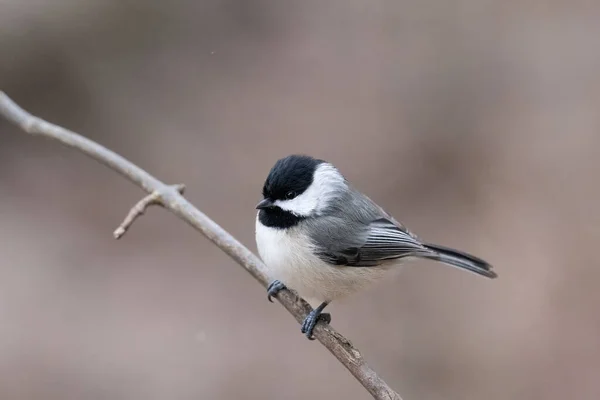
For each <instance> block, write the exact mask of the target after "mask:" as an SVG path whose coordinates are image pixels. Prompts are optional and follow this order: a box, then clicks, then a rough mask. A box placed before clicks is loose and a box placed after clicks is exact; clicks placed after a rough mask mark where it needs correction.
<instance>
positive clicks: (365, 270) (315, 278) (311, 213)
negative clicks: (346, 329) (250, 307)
mask: <svg viewBox="0 0 600 400" xmlns="http://www.w3.org/2000/svg"><path fill="white" fill-rule="evenodd" d="M262 194H263V198H264V199H263V200H262V201H261V202H260V203H258V205H257V206H256V208H257V209H258V210H259V211H258V213H257V217H256V243H257V246H258V252H259V254H260V256H261V258H262V260H263V261H264V263H265V265H266V266H267V268H268V269H269V271H270V273H271V275H272V277H274V278H277V279H276V280H274V281H272V282H271V284H270V285H269V287H268V299H269V301H272V300H271V296H276V295H277V293H278V292H279V291H280V290H282V289H283V288H285V287H287V286H289V287H290V288H291V289H293V290H295V291H296V292H298V294H300V295H301V296H302V297H304V298H306V299H310V300H311V301H313V302H316V303H315V304H318V303H320V305H319V306H317V307H316V308H315V309H314V310H313V311H312V312H311V313H310V314H309V315H308V316H307V317H306V319H305V320H304V323H303V324H302V333H304V334H306V336H307V337H308V338H309V339H311V340H313V338H312V332H313V329H314V327H315V325H316V323H317V322H318V321H319V319H323V320H325V322H326V323H329V322H331V316H330V315H329V314H325V313H322V311H323V309H324V308H325V307H326V306H327V305H328V304H329V303H330V302H331V301H333V300H335V299H339V298H341V297H343V296H346V295H348V294H351V293H353V292H356V291H358V290H360V289H362V288H365V287H366V286H368V285H369V284H371V283H373V282H375V281H377V280H379V279H381V278H383V277H385V276H386V275H387V274H389V272H391V271H392V270H394V269H396V268H394V267H397V266H398V265H399V264H400V263H401V261H404V260H406V259H414V258H426V259H430V260H436V261H440V262H442V263H445V264H448V265H451V266H454V267H458V268H462V269H464V270H467V271H470V272H474V273H476V274H479V275H483V276H485V277H488V278H496V276H497V275H496V273H495V272H494V271H492V266H491V265H490V264H488V263H487V262H485V261H484V260H481V259H479V258H477V257H474V256H472V255H470V254H467V253H464V252H461V251H458V250H454V249H450V248H446V247H442V246H438V245H433V244H428V243H425V242H423V241H422V240H420V239H419V238H417V237H416V236H415V235H414V234H412V233H411V232H409V231H408V230H407V229H406V228H405V227H404V226H403V225H402V224H400V223H399V222H398V221H396V220H395V219H394V218H393V217H392V216H391V215H390V214H388V213H387V212H385V211H384V210H383V209H382V208H381V207H379V206H378V205H377V204H375V203H374V202H373V201H372V200H371V199H369V198H368V197H367V196H365V195H364V194H362V193H360V192H359V191H358V190H356V189H354V188H353V187H352V186H351V185H350V183H349V182H348V181H347V180H346V179H345V178H344V177H343V176H342V174H341V173H340V172H339V171H338V170H337V169H336V168H335V167H334V166H333V165H332V164H330V163H328V162H326V161H323V160H318V159H314V158H312V157H309V156H304V155H290V156H288V157H285V158H282V159H280V160H278V161H277V162H276V163H275V165H274V166H273V168H272V169H271V171H270V172H269V175H268V176H267V179H266V181H265V184H264V186H263V190H262Z"/></svg>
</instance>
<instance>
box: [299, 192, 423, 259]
mask: <svg viewBox="0 0 600 400" xmlns="http://www.w3.org/2000/svg"><path fill="white" fill-rule="evenodd" d="M306 223H307V226H306V227H307V229H308V231H309V232H310V234H309V236H310V237H311V238H312V240H313V244H314V246H315V252H316V254H317V255H318V256H319V257H320V258H321V259H322V260H323V261H325V262H327V263H329V264H332V265H347V266H353V267H372V266H377V265H380V264H382V263H383V262H385V261H387V260H393V259H398V258H402V257H408V256H419V255H427V254H431V251H430V250H428V249H427V248H426V247H425V246H424V245H423V243H422V242H421V241H420V240H419V239H418V238H417V237H416V236H414V235H413V234H412V233H410V232H409V231H408V229H406V228H405V227H404V226H403V225H402V224H400V223H399V222H398V221H396V220H395V219H394V218H393V217H392V216H391V215H389V214H388V213H387V212H385V210H383V209H382V208H381V207H379V206H378V205H377V204H376V203H375V202H373V201H372V200H371V199H369V198H368V197H367V196H365V195H364V194H362V193H360V192H358V191H356V190H354V189H352V188H351V189H350V191H349V192H348V193H346V194H345V196H341V197H340V198H339V199H338V201H336V202H334V203H332V204H331V206H330V208H329V209H328V212H327V213H326V216H323V215H322V216H320V217H319V218H314V219H312V220H306Z"/></svg>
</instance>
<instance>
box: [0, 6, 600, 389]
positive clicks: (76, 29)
mask: <svg viewBox="0 0 600 400" xmlns="http://www.w3.org/2000/svg"><path fill="white" fill-rule="evenodd" d="M598 21H600V6H598V5H597V4H594V3H593V2H577V1H574V2H566V1H564V2H561V1H547V2H542V1H524V2H516V1H499V0H498V1H478V0H463V1H460V0H459V1H453V2H444V1H422V0H403V1H375V2H374V1H366V0H365V1H354V0H353V1H349V0H337V1H316V0H309V1H302V2H288V1H275V0H243V1H242V0H238V1H234V0H221V1H216V0H212V1H208V0H204V1H192V0H175V1H170V2H167V1H158V0H146V1H142V0H131V1H123V0H108V1H107V0H57V1H53V2H43V1H22V0H5V1H3V2H1V3H0V88H2V89H3V90H5V91H6V92H7V93H8V94H9V95H10V96H12V97H14V98H15V99H16V100H17V101H18V102H19V103H21V104H22V105H23V106H25V107H26V108H27V109H29V110H31V111H33V112H35V113H37V114H39V115H40V116H42V117H44V118H47V119H49V120H50V121H53V122H56V123H60V124H62V125H64V126H67V127H69V128H71V129H74V130H76V131H79V132H81V133H83V134H85V135H86V136H88V137H90V138H92V139H94V140H97V141H99V142H101V143H102V144H104V145H106V146H108V147H110V148H112V149H114V150H115V151H117V152H119V153H121V154H122V155H124V156H126V157H128V158H130V159H131V160H132V161H134V162H136V163H138V164H139V165H140V166H142V167H144V168H146V169H148V170H149V171H150V172H151V173H153V174H155V175H156V176H158V177H159V178H161V179H164V180H165V181H168V182H173V183H175V182H185V183H186V184H187V185H188V192H187V193H188V197H189V199H190V200H191V201H192V202H193V203H194V204H196V205H197V206H198V207H199V208H201V209H202V210H203V211H205V212H206V213H207V214H209V215H210V216H211V217H212V218H214V219H215V220H216V221H217V222H218V223H220V224H221V225H222V226H223V227H224V228H226V229H227V230H229V231H230V232H231V233H233V234H234V235H236V236H237V237H238V238H239V239H240V240H242V242H243V243H245V244H247V245H248V246H250V247H251V248H252V249H255V245H254V237H253V229H254V211H255V210H254V208H253V207H254V205H255V203H256V202H257V201H258V200H259V197H260V187H261V185H262V181H263V179H264V178H265V176H266V173H267V171H268V169H269V168H270V166H271V165H272V163H273V162H274V161H275V160H276V159H277V158H279V157H281V156H283V155H286V154H289V153H296V152H306V153H310V154H312V155H315V156H318V157H323V158H326V159H328V160H330V161H332V162H334V163H335V164H336V165H337V166H338V167H339V168H340V169H341V170H342V171H343V172H344V173H345V174H346V176H347V177H348V178H349V179H350V180H351V181H352V182H354V184H355V185H356V186H358V187H359V188H360V189H362V190H363V191H365V192H367V193H369V195H370V196H371V197H372V198H374V199H375V200H376V201H377V202H379V203H380V204H381V205H383V206H384V207H385V208H387V209H388V210H389V211H390V212H391V213H393V214H394V215H395V216H396V217H397V218H398V219H400V220H402V221H403V222H404V223H405V224H406V225H408V226H409V227H410V228H411V229H412V230H414V231H415V232H417V233H418V234H419V235H421V236H422V237H424V238H426V239H427V240H430V241H432V242H439V243H441V244H445V245H448V246H454V247H457V248H460V249H464V250H467V251H470V252H473V253H474V254H477V255H479V256H481V257H484V258H486V259H488V260H489V261H491V262H492V263H493V264H494V265H495V267H496V270H497V271H498V273H499V275H500V278H499V279H498V280H496V281H488V280H485V279H481V278H478V277H476V276H474V275H471V274H466V273H460V272H458V271H457V270H454V269H451V268H444V267H442V266H440V265H436V264H434V263H430V262H421V263H417V264H414V265H413V266H412V267H410V268H406V270H405V271H404V272H403V274H401V276H400V278H398V279H396V280H394V281H390V282H385V283H383V284H382V285H380V286H377V287H376V288H375V289H373V290H371V291H369V292H366V293H363V294H360V295H356V296H354V297H351V298H349V299H347V300H345V301H340V302H338V303H335V304H333V305H332V306H331V311H332V312H333V319H334V321H333V323H334V326H335V327H336V328H338V329H339V330H340V331H341V332H343V333H345V334H347V335H348V337H350V338H351V339H352V340H353V342H354V343H355V345H356V346H357V347H358V348H360V349H361V350H362V352H363V354H364V356H365V357H366V358H367V360H368V361H369V363H370V364H371V365H372V366H373V367H374V368H375V369H376V370H377V371H378V372H379V373H380V374H381V375H382V377H383V378H384V379H386V380H387V381H388V382H389V383H390V384H391V385H392V386H393V387H394V388H395V389H397V390H398V391H399V392H400V393H401V394H402V395H403V396H404V398H405V399H406V400H416V399H428V400H436V399H444V400H454V399H455V400H465V399H467V400H468V399H489V400H495V399H502V400H506V399H539V398H545V399H563V398H572V399H581V400H584V399H590V400H591V399H598V398H600V381H599V378H600V359H599V357H600V346H599V344H600V335H599V333H600V332H599V329H600V314H599V311H598V301H599V300H600V295H599V294H598V290H597V285H598V280H599V278H600V269H599V268H598V265H597V264H598V261H597V260H598V256H597V246H598V242H599V240H600V224H599V223H600V217H599V214H598V211H597V205H598V203H599V200H600V190H599V183H598V175H597V173H596V171H597V169H598V168H599V167H600V158H599V157H598V156H599V153H600V151H599V146H600V133H599V128H600V112H599V104H600V73H599V71H600V47H598V46H599V45H598V40H599V38H600V23H598ZM141 195H142V193H141V192H140V191H139V190H138V189H136V188H135V187H133V186H132V185H131V184H129V183H128V182H126V181H124V180H123V179H122V178H121V177H119V176H118V175H116V174H115V173H114V172H111V171H109V170H108V169H106V168H104V167H103V166H101V165H99V164H97V163H95V162H93V161H91V160H90V159H88V158H86V157H84V156H83V155H81V154H78V153H76V152H73V151H71V150H68V149H64V148H62V147H60V146H59V145H57V144H55V143H51V142H47V141H44V140H41V139H37V138H31V137H27V136H25V135H24V134H22V133H21V132H19V131H18V130H16V129H15V128H13V127H11V126H8V125H7V124H6V123H4V122H2V123H0V398H2V399H6V400H12V399H32V400H36V399H45V400H53V399H57V400H58V399H61V400H62V399H128V400H132V399H133V400H137V399H140V400H141V399H143V400H154V399H157V400H158V399H161V400H162V399H238V398H248V399H250V398H263V399H283V398H286V399H323V398H334V399H368V398H369V396H368V394H367V393H366V392H365V391H364V390H363V389H362V388H361V387H360V386H359V385H358V384H357V383H356V381H354V380H353V379H352V377H351V376H350V375H349V374H348V373H347V372H346V371H345V370H344V369H343V368H342V367H341V366H340V365H339V364H338V363H337V362H336V361H335V359H334V358H333V357H332V356H331V355H330V354H328V353H327V352H326V351H325V350H324V349H323V348H322V347H321V346H320V345H319V344H318V343H315V342H309V341H307V340H305V339H304V338H303V336H302V335H301V334H300V332H299V326H298V325H296V324H295V322H294V321H293V320H292V318H291V317H290V316H289V315H288V314H287V313H286V312H285V311H284V310H283V309H282V308H281V307H280V306H278V305H271V304H270V303H268V302H267V301H266V298H265V293H264V290H263V289H262V288H261V287H260V286H259V285H257V284H256V283H255V282H254V280H253V279H252V278H251V277H250V276H249V275H248V274H247V273H246V272H245V271H243V270H242V269H241V268H240V267H238V266H237V265H235V264H234V263H233V262H232V261H231V260H230V259H229V258H227V257H226V256H225V255H224V254H223V253H221V252H220V251H219V250H218V249H216V248H215V247H213V246H212V245H210V244H209V243H208V241H207V240H205V239H204V238H203V237H201V236H199V235H198V234H197V233H195V232H194V231H193V230H192V229H190V228H189V227H188V226H186V225H185V224H183V223H182V222H180V221H179V220H177V219H176V218H175V217H173V216H171V215H169V214H168V213H166V212H165V211H163V210H159V209H153V210H151V212H149V213H148V214H147V215H146V216H145V217H144V218H143V219H142V220H141V221H139V223H138V224H137V225H136V226H134V228H133V230H132V231H131V232H130V233H129V234H128V235H127V236H126V238H125V239H124V240H123V241H121V242H116V241H114V240H113V239H112V237H111V232H112V231H113V229H114V228H115V227H116V226H117V225H118V223H119V222H120V220H121V219H122V217H123V216H124V215H125V213H126V211H127V210H128V208H129V207H130V206H131V205H132V204H133V203H134V202H135V201H137V200H138V199H139V198H140V197H141Z"/></svg>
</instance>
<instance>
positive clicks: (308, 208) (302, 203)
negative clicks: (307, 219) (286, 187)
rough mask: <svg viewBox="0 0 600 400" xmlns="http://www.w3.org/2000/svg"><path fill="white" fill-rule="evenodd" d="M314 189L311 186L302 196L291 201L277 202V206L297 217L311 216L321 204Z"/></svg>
mask: <svg viewBox="0 0 600 400" xmlns="http://www.w3.org/2000/svg"><path fill="white" fill-rule="evenodd" d="M314 189H315V188H313V186H311V187H309V188H308V190H306V191H305V192H304V193H302V194H301V195H300V196H298V197H296V198H294V199H291V200H276V201H275V205H276V206H278V207H279V208H281V209H282V210H286V211H291V212H293V213H294V214H296V215H309V214H310V213H311V212H312V211H313V210H315V209H316V208H317V205H318V204H319V198H318V196H317V193H316V190H314Z"/></svg>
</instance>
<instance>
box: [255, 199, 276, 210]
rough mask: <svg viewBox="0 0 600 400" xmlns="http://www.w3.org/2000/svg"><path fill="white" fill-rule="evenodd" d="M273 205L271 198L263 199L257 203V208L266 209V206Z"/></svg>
mask: <svg viewBox="0 0 600 400" xmlns="http://www.w3.org/2000/svg"><path fill="white" fill-rule="evenodd" d="M271 207H273V202H272V201H271V199H262V200H261V201H260V203H258V204H257V205H256V209H257V210H264V209H265V208H271Z"/></svg>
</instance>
